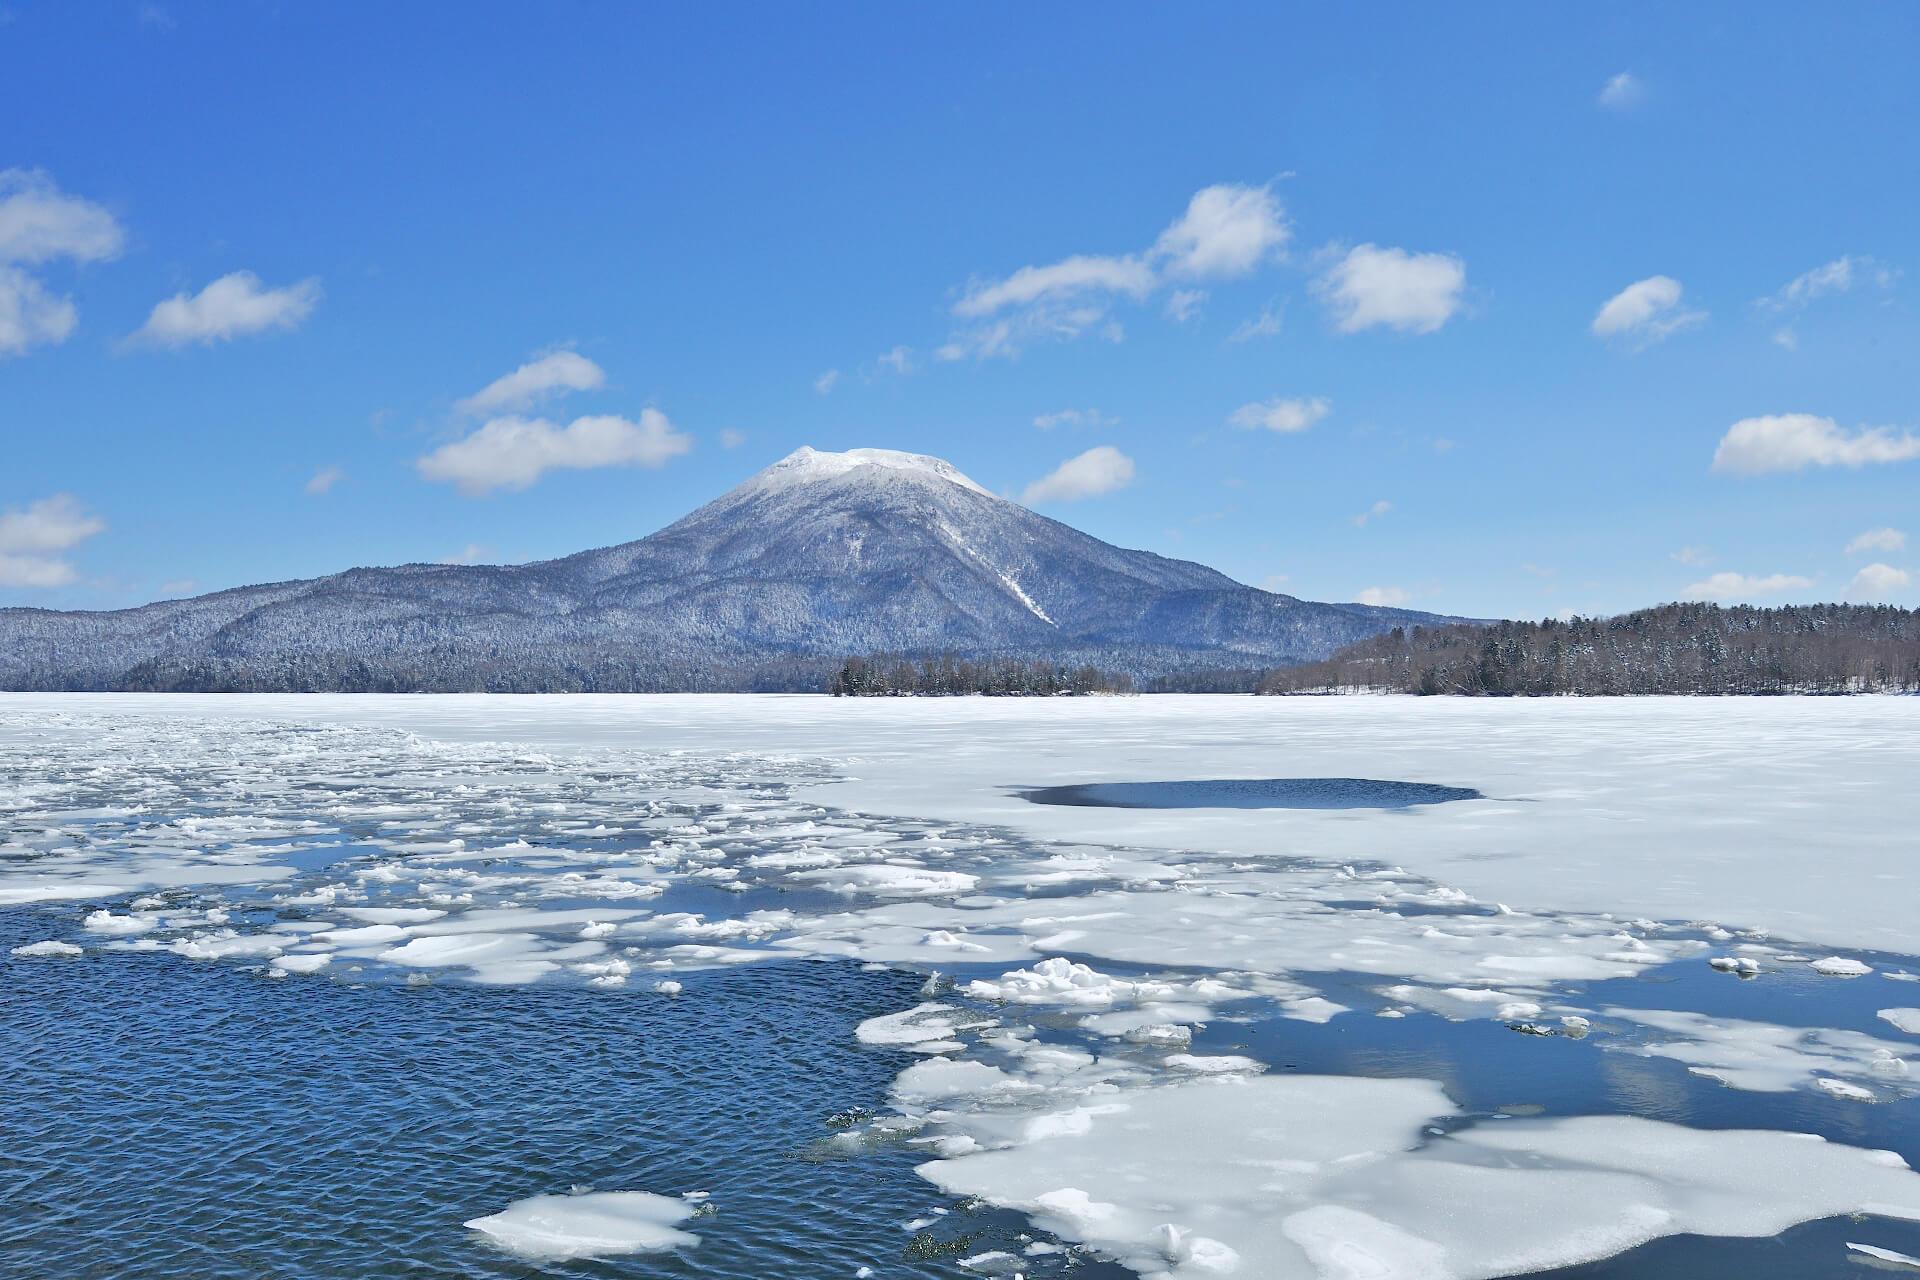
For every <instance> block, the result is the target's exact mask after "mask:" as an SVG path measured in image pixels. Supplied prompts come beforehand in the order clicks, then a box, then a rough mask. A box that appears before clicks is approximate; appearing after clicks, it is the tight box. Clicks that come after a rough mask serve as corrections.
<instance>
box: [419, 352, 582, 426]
mask: <svg viewBox="0 0 1920 1280" xmlns="http://www.w3.org/2000/svg"><path fill="white" fill-rule="evenodd" d="M606 383H607V374H606V371H605V370H604V369H602V368H601V367H600V366H599V365H597V364H595V363H594V362H593V361H591V360H589V359H587V358H586V357H585V356H583V355H581V354H580V353H579V352H577V351H565V350H561V351H551V352H548V353H547V354H546V355H543V356H539V357H537V358H535V359H532V360H529V361H527V362H526V363H525V364H523V365H521V366H520V367H519V368H517V369H515V370H514V371H513V372H512V373H505V374H502V375H500V376H499V377H498V378H495V379H494V380H493V381H492V382H489V383H488V384H487V385H486V386H484V387H482V388H480V390H478V391H476V392H474V393H473V394H472V395H470V396H468V397H467V398H466V399H464V400H462V401H460V402H459V403H458V404H456V405H455V406H454V408H456V409H458V410H459V411H460V412H461V413H466V414H472V415H473V416H475V417H481V416H484V415H486V414H489V413H501V412H504V411H506V410H509V409H526V408H530V407H531V406H533V405H534V404H537V403H538V402H540V401H542V400H545V399H548V398H550V397H554V396H556V395H565V394H567V393H568V392H571V391H597V390H599V389H600V388H601V387H603V386H605V385H606Z"/></svg>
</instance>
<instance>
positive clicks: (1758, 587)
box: [1686, 572, 1813, 602]
mask: <svg viewBox="0 0 1920 1280" xmlns="http://www.w3.org/2000/svg"><path fill="white" fill-rule="evenodd" d="M1811 586H1813V579H1811V578H1803V577H1801V576H1800V575H1798V574H1794V573H1769V574H1764V575H1756V574H1749V573H1733V572H1724V573H1716V574H1713V575H1711V576H1709V577H1706V578H1703V579H1701V580H1700V581H1699V582H1695V583H1691V584H1689V585H1688V587H1687V589H1686V596H1687V598H1688V599H1689V600H1719V601H1723V602H1724V601H1743V600H1752V599H1756V598H1758V597H1761V596H1777V595H1780V594H1781V593H1782V592H1787V591H1805V590H1806V589H1807V588H1809V587H1811Z"/></svg>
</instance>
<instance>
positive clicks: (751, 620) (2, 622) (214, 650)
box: [0, 449, 1438, 690]
mask: <svg viewBox="0 0 1920 1280" xmlns="http://www.w3.org/2000/svg"><path fill="white" fill-rule="evenodd" d="M1431 621H1438V619H1436V618H1434V617H1433V615H1430V614H1421V613H1414V612H1410V611H1408V610H1402V609H1381V608H1374V607H1370V606H1366V605H1358V604H1314V603H1311V602H1308V601H1303V600H1296V599H1294V598H1293V597H1291V596H1285V595H1276V594H1274V593H1272V592H1267V591H1259V590H1256V589H1255V588H1252V587H1248V586H1244V585H1242V584H1241V583H1238V582H1235V581H1233V580H1232V579H1231V578H1228V577H1226V576H1225V575H1224V574H1221V573H1218V572H1216V571H1214V570H1212V569H1209V568H1207V567H1205V566H1204V565H1199V564H1194V563H1191V562H1189V561H1184V560H1169V559H1166V558H1165V557H1162V556H1157V555H1153V554H1152V553H1150V552H1145V551H1128V550H1124V549H1122V548H1120V547H1115V546H1112V545H1110V544H1108V543H1105V542H1102V541H1100V540H1099V539H1097V538H1093V537H1090V536H1088V535H1087V534H1084V533H1081V532H1079V531H1078V530H1076V529H1073V528H1070V527H1068V526H1067V525H1064V524H1061V523H1059V522H1058V521H1055V520H1049V519H1047V518H1046V517H1044V516H1041V515H1037V514H1035V513H1034V512H1032V511H1029V510H1027V509H1026V508H1025V507H1022V506H1020V505H1019V504H1017V503H1014V502H1010V501H1008V500H1007V499H1005V498H1000V497H996V496H995V495H993V494H992V493H989V492H988V491H987V490H986V489H984V488H982V487H981V486H980V485H978V484H975V483H974V482H973V481H972V480H970V479H968V478H967V477H966V476H965V475H963V474H961V473H960V472H959V471H958V470H957V469H955V468H954V467H953V466H952V465H951V464H949V463H946V462H943V461H941V460H940V459H938V458H930V457H925V456H922V455H918V454H908V453H896V452H894V451H891V450H886V449H854V450H850V451H848V452H845V453H824V452H820V451H818V450H814V449H801V450H799V451H797V452H795V453H793V454H791V455H790V456H788V457H786V458H784V459H782V460H781V461H779V462H778V463H775V464H774V465H773V466H771V467H768V468H767V469H766V470H764V471H762V472H760V473H759V474H757V475H755V476H753V477H752V478H751V479H749V480H748V481H747V482H746V483H744V484H742V485H740V486H739V487H738V488H736V489H734V490H732V491H731V492H729V493H727V494H725V495H723V496H722V497H720V498H718V499H716V500H715V501H713V502H710V503H708V504H707V505H706V506H704V507H701V508H700V509H699V510H697V511H695V512H693V513H692V514H691V515H689V516H687V517H685V518H684V519H682V520H680V521H678V522H676V523H674V524H672V525H669V526H668V527H667V528H665V529H662V530H660V531H659V532H658V533H655V534H653V535H652V536H650V537H646V538H642V539H640V540H639V541H637V542H628V543H623V544H621V545H619V546H613V547H604V548H601V549H599V550H594V551H583V552H581V553H579V554H577V555H572V556H568V557H566V558H564V559H560V560H548V561H542V562H539V563H534V564H525V565H512V566H492V565H423V564H413V565H402V566H399V567H397V568H391V569H351V570H348V571H347V572H345V573H339V574H334V575H332V576H331V577H325V578H316V579H313V580H311V581H305V582H283V583H274V584H271V585H266V586H256V587H242V588H237V589H235V590H231V591H222V592H217V593H215V594H212V595H206V596H200V597H197V598H195V599H190V600H177V601H166V602H162V603H158V604H150V605H146V606H143V607H141V608H137V609H126V610H120V611H116V612H110V613H79V612H76V613H56V612H50V611H46V610H37V609H7V610H0V687H7V688H146V689H152V688H171V689H181V688H196V689H434V690H443V689H502V690H534V689H603V690H620V689H633V690H658V689H710V688H756V687H758V688H779V687H805V688H813V687H817V681H818V677H819V672H820V670H821V664H822V662H825V661H831V660H835V659H838V658H841V657H844V656H848V655H853V654H865V653H873V652H889V653H898V652H907V653H915V652H938V651H943V650H953V651H955V652H958V653H961V654H963V655H972V656H986V655H993V656H1001V655H1007V656H1013V655H1018V656H1027V657H1036V656H1058V657H1060V658H1061V659H1062V660H1067V661H1073V662H1076V663H1078V662H1090V663H1094V664H1095V665H1099V666H1103V667H1107V668H1109V669H1115V670H1125V671H1129V672H1131V673H1133V674H1135V675H1153V674H1159V673H1164V672H1171V671H1180V670H1193V669H1198V668H1205V667H1260V666H1273V665H1277V664H1282V663H1287V662H1297V661H1304V660H1308V659H1316V658H1323V657H1325V656H1327V654H1329V653H1330V652H1332V650H1333V649H1335V648H1337V647H1338V646H1340V645H1343V644H1346V643H1349V642H1351V641H1353V640H1356V639H1360V638H1362V637H1364V636H1367V635H1371V634H1374V633H1376V632H1379V631H1383V630H1386V629H1388V628H1390V627H1393V626H1395V625H1398V624H1400V623H1403V622H1431Z"/></svg>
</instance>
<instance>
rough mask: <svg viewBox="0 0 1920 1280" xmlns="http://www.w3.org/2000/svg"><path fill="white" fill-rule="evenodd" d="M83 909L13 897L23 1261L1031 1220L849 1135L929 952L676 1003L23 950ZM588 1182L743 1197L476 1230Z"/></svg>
mask: <svg viewBox="0 0 1920 1280" xmlns="http://www.w3.org/2000/svg"><path fill="white" fill-rule="evenodd" d="M63 923H64V921H63V920H61V919H60V918H58V917H53V916H50V915H46V914H42V913H38V912H32V911H8V912H0V976H3V977H4V985H3V986H0V1069H3V1070H4V1072H5V1075H4V1079H3V1080H0V1275H4V1276H7V1277H22V1278H25V1277H36V1278H51V1277H169V1278H172V1277H181V1278H186V1277H191V1278H192V1280H223V1278H225V1277H233V1278H235V1280H239V1278H240V1277H246V1278H248V1280H253V1278H256V1277H263V1276H273V1277H309V1276H311V1277H323V1276H324V1277H366V1276H421V1277H429V1276H431V1277H441V1276H472V1277H509V1276H529V1275H533V1274H536V1273H538V1274H545V1275H555V1276H569V1277H571V1276H579V1277H605V1278H609V1280H611V1278H614V1277H622V1276H649V1277H655V1276H703V1277H716V1276H717V1277H740V1278H741V1280H748V1278H753V1280H761V1278H785V1277H792V1278H794V1280H800V1278H801V1277H805V1278H807V1280H813V1278H815V1277H821V1276H849V1277H850V1276H852V1275H853V1273H854V1271H855V1270H856V1269H857V1268H858V1267H860V1266H863V1265H864V1266H871V1267H873V1268H874V1269H875V1271H876V1273H878V1274H879V1275H882V1276H926V1277H932V1276H949V1277H950V1276H956V1275H962V1274H966V1273H964V1272H962V1271H961V1270H960V1269H959V1268H958V1267H957V1266H956V1265H955V1262H954V1260H953V1259H954V1258H955V1257H957V1256H961V1255H963V1254H966V1253H972V1252H978V1251H980V1250H984V1249H991V1248H1009V1247H1010V1248H1014V1249H1018V1248H1019V1244H1018V1243H1017V1233H1018V1232H1019V1230H1020V1229H1021V1228H1022V1226H1023V1225H1024V1224H1023V1223H1022V1222H1021V1220H1020V1219H1018V1218H1017V1217H1016V1216H1014V1215H1011V1214H1006V1213H1000V1212H995V1211H991V1210H974V1211H968V1209H967V1208H966V1207H965V1206H960V1205H955V1204H954V1203H953V1202H951V1201H948V1200H946V1199H944V1198H942V1197H940V1196H939V1195H938V1193H936V1192H935V1191H934V1190H933V1189H932V1188H931V1187H929V1186H928V1185H927V1184H926V1183H924V1182H922V1181H920V1180H919V1179H918V1178H916V1177H915V1176H914V1174H913V1172H912V1167H913V1165H914V1164H915V1163H917V1162H918V1160H919V1159H920V1158H921V1156H919V1155H917V1154H916V1153H915V1152H914V1151H913V1150H912V1149H910V1148H906V1147H883V1148H880V1149H877V1150H872V1151H869V1152H866V1153H864V1154H861V1155H858V1156H854V1157H851V1158H847V1157H839V1158H834V1157H830V1156H826V1155H823V1153H822V1152H821V1150H820V1146H821V1142H822V1140H823V1139H826V1138H828V1137H829V1136H830V1135H831V1134H832V1133H833V1132H835V1127H834V1126H835V1116H836V1114H837V1113H838V1114H844V1113H849V1112H857V1111H860V1110H868V1111H872V1110H884V1109H885V1107H886V1091H887V1086H888V1084H889V1083H890V1082H891V1081H892V1079H893V1077H894V1075H895V1074H896V1073H897V1072H898V1071H899V1070H900V1069H901V1068H902V1067H903V1066H904V1065H905V1063H906V1061H907V1060H908V1059H907V1056H906V1055H904V1054H901V1053H899V1052H897V1051H889V1050H877V1049H873V1048H870V1047H863V1046H861V1045H859V1044H857V1043H856V1042H855V1040H854V1037H853V1027H854V1025H855V1024H856V1023H857V1022H859V1021H860V1020H861V1019H863V1018H866V1017H869V1016H872V1015H874V1014H880V1013H889V1012H894V1011H896V1010H898V1009H901V1008H904V1007H906V1006H908V1005H911V1004H912V1003H914V1002H915V1001H916V1000H917V999H918V996H917V994H916V992H917V988H918V984H919V981H920V979H918V978H916V977H913V976H911V975H907V974H899V973H866V972H862V971H861V970H860V969H859V968H858V967H857V966H855V965H851V964H846V963H840V962H834V963H820V962H800V961H795V962H784V963H774V964H766V965H757V966H753V967H751V968H747V969H739V970H732V971H725V972H716V973H709V974H697V973H696V974H691V975H686V976H684V977H683V981H684V982H685V984H686V991H685V993H684V994H683V995H681V996H679V997H677V998H670V997H666V996H661V995H658V994H655V993H653V992H649V991H634V992H625V991H622V992H597V991H582V990H567V989H560V988H557V987H556V988H547V989H538V990H516V989H500V988H484V987H474V986H462V985H456V984H446V985H438V984H436V985H433V986H428V987H422V988H412V987H407V986H404V985H391V984H381V985H371V984H370V985H361V986H355V985H349V984H346V983H341V982H337V981H332V980H327V979H290V980H272V979H267V978H263V977H260V976H257V975H256V974H254V973H251V972H249V971H247V970H245V969H243V968H240V967H238V966H234V965H227V964H206V963H195V962H193V961H188V960H183V959H180V958H178V957H174V956H171V955H164V954H159V955H132V954H127V955H117V956H87V957H84V958H81V959H75V960H23V959H12V958H9V957H6V956H5V952H6V949H7V948H9V947H12V946H14V945H17V944H19V943H22V942H28V941H33V940H36V939H38V938H43V937H47V936H49V935H50V934H54V933H58V932H61V931H62V930H61V925H62V924H63ZM575 1184H585V1185H588V1186H591V1187H593V1188H595V1189H597V1190H606V1191H613V1190H647V1191H654V1192H658V1193H662V1194H668V1195H672V1194H678V1193H682V1192H687V1191H707V1192H710V1193H712V1197H713V1203H714V1205H715V1206H716V1207H717V1212H716V1213H715V1214H714V1215H713V1216H711V1217H701V1218H695V1219H692V1220H690V1221H689V1222H687V1223H685V1224H683V1225H685V1226H686V1227H687V1228H688V1229H689V1230H692V1231H694V1232H696V1233H698V1234H699V1235H700V1236H701V1237H702V1243H701V1244H700V1246H699V1247H698V1248H695V1249H692V1250H690V1251H688V1252H686V1253H685V1254H684V1255H670V1254H651V1255H634V1256H629V1257H624V1258H609V1259H603V1260H599V1261H592V1262H574V1263H566V1264H550V1265H545V1266H540V1267H535V1266H534V1265H533V1264H530V1263H528V1262H525V1261H522V1260H517V1259H515V1258H513V1257H511V1256H509V1255H506V1254H503V1253H501V1252H499V1251H498V1250H497V1249H495V1248H494V1247H493V1246H491V1245H490V1244H488V1243H486V1242H485V1241H484V1240H483V1239H482V1238H480V1237H479V1236H477V1235H476V1234H475V1233H473V1232H469V1231H467V1230H466V1229H465V1228H463V1227H462V1226H461V1224H462V1223H463V1222H465V1221H466V1220H467V1219H469V1218H473V1217H477V1216H479V1215H482V1214H487V1213H492V1212H495V1211H497V1210H499V1209H502V1208H504V1207H505V1206H506V1205H507V1204H508V1203H509V1202H511V1201H513V1200H516V1199H519V1198H521V1197H523V1196H528V1195H534V1194H539V1193H544V1192H563V1191H566V1190H567V1189H568V1188H569V1187H570V1186H573V1185H575ZM935 1206H940V1207H947V1208H950V1209H952V1210H953V1212H951V1213H949V1214H948V1215H947V1216H946V1217H944V1218H943V1219H941V1221H940V1223H939V1224H938V1225H937V1226H936V1227H934V1228H931V1229H929V1230H927V1231H925V1232H923V1233H921V1234H920V1235H919V1236H918V1238H917V1239H916V1236H915V1235H914V1234H913V1233H910V1232H907V1231H904V1230H902V1224H903V1223H905V1222H907V1221H908V1220H910V1219H913V1218H917V1217H919V1216H921V1215H923V1214H925V1213H926V1211H927V1210H928V1209H930V1208H932V1207H935ZM928 1254H932V1255H934V1256H933V1257H932V1258H928V1257H926V1256H925V1255H928ZM1116 1274H1123V1273H1119V1272H1117V1271H1115V1270H1114V1269H1112V1268H1108V1267H1104V1266H1098V1265H1091V1264H1089V1265H1081V1266H1078V1267H1075V1268H1074V1275H1075V1276H1076V1277H1086V1278H1087V1280H1093V1278H1094V1277H1097V1276H1102V1275H1105V1276H1109V1277H1111V1276H1113V1275H1116Z"/></svg>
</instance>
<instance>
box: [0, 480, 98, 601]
mask: <svg viewBox="0 0 1920 1280" xmlns="http://www.w3.org/2000/svg"><path fill="white" fill-rule="evenodd" d="M106 527H107V525H106V521H104V520H102V519H100V518H99V517H98V516H95V515H90V514H88V513H87V511H86V510H85V509H84V508H82V507H81V505H80V503H79V502H78V501H77V500H76V499H75V498H74V497H73V496H72V495H71V494H65V493H56V494H54V495H53V496H52V497H51V498H42V499H40V500H39V501H37V502H30V503H28V504H27V505H26V506H25V507H9V508H8V509H7V510H5V511H0V586H6V587H62V586H65V585H66V584H67V583H69V582H72V581H73V580H74V578H75V576H76V574H75V571H74V567H73V564H72V562H71V561H69V560H68V559H67V558H66V557H65V556H64V555H62V554H61V553H62V552H66V551H70V550H72V549H73V548H74V547H77V546H79V545H80V544H81V543H82V542H85V541H86V540H87V539H88V538H91V537H93V536H94V535H95V534H97V533H99V532H100V531H101V530H103V529H105V528H106Z"/></svg>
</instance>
